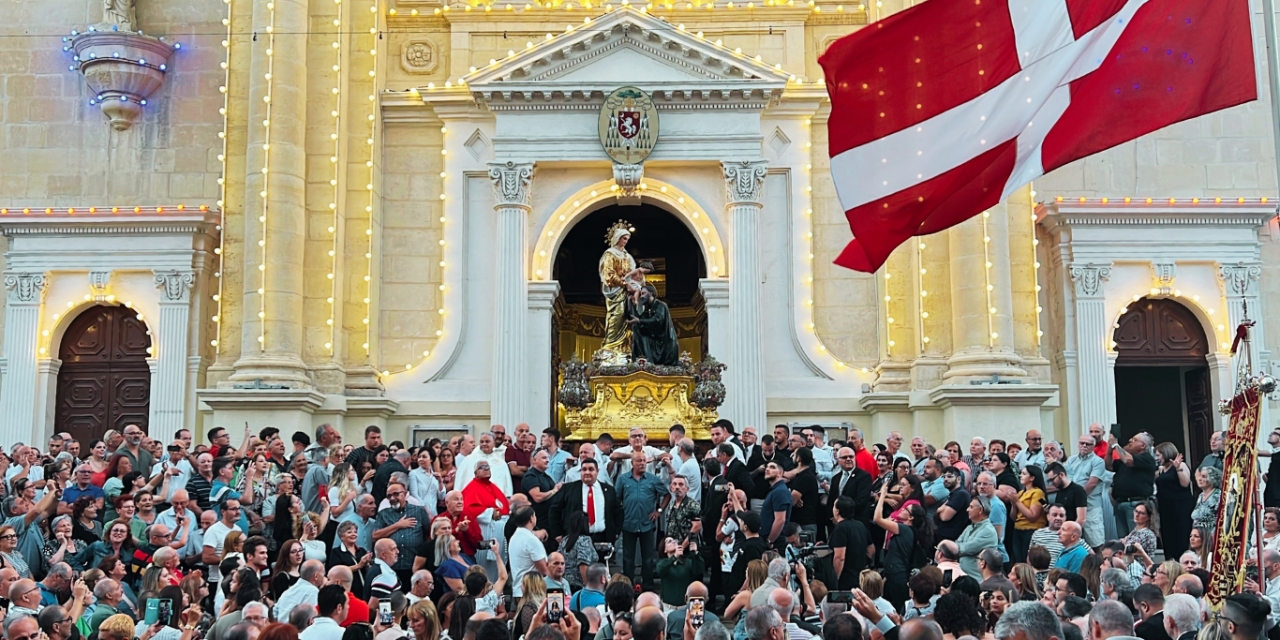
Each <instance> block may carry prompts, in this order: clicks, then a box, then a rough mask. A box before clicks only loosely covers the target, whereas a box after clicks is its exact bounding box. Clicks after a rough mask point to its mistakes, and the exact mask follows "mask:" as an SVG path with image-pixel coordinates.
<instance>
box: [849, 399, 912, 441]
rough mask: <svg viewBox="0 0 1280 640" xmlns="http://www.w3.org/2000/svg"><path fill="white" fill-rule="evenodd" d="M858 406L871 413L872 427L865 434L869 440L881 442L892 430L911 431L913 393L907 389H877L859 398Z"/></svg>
mask: <svg viewBox="0 0 1280 640" xmlns="http://www.w3.org/2000/svg"><path fill="white" fill-rule="evenodd" d="M858 406H859V407H861V408H862V410H863V411H866V412H867V413H869V414H871V429H870V432H869V433H865V434H863V435H864V436H865V437H866V439H867V441H868V442H880V441H882V440H883V439H884V438H885V437H886V436H888V435H889V432H891V431H910V430H911V424H912V421H913V420H914V418H913V417H912V415H911V394H910V393H909V392H906V391H888V392H884V391H877V392H876V393H869V394H867V395H864V396H862V397H861V398H859V399H858Z"/></svg>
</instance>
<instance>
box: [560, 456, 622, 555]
mask: <svg viewBox="0 0 1280 640" xmlns="http://www.w3.org/2000/svg"><path fill="white" fill-rule="evenodd" d="M579 465H580V466H581V471H582V479H581V480H579V481H577V482H570V483H568V484H566V485H564V486H562V487H560V492H559V493H558V494H557V495H556V497H555V498H554V499H552V501H551V516H550V520H551V522H550V523H548V525H549V528H550V530H551V535H552V536H554V537H555V538H556V539H557V540H559V539H560V538H561V537H563V536H564V534H565V531H564V523H565V519H566V518H567V517H568V514H570V513H573V512H575V511H581V512H582V513H585V514H586V515H587V527H588V530H589V531H590V533H591V539H592V540H593V541H595V542H609V543H613V542H614V541H616V540H617V539H618V532H619V531H621V530H622V504H621V503H620V502H618V494H617V493H615V492H614V490H613V487H611V486H609V485H607V484H605V483H603V482H599V481H598V478H599V474H600V467H599V465H598V464H596V461H595V459H594V458H587V459H585V460H582V461H581V462H580V463H579Z"/></svg>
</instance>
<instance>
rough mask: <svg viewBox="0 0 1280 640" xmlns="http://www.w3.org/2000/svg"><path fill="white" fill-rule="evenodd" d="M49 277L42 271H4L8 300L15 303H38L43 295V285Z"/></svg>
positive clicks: (44, 285) (47, 281)
mask: <svg viewBox="0 0 1280 640" xmlns="http://www.w3.org/2000/svg"><path fill="white" fill-rule="evenodd" d="M48 284H49V279H48V278H47V277H45V274H43V273H28V272H20V273H6V274H5V275H4V287H5V288H6V289H8V290H9V302H11V303H17V304H32V303H36V304H38V303H39V302H40V300H41V299H42V298H43V297H44V290H45V287H46V286H47V285H48Z"/></svg>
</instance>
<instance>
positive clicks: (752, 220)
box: [708, 160, 768, 429]
mask: <svg viewBox="0 0 1280 640" xmlns="http://www.w3.org/2000/svg"><path fill="white" fill-rule="evenodd" d="M767 164H768V163H767V162H766V161H764V160H755V161H751V160H743V161H738V162H724V163H722V166H723V169H724V179H725V195H726V198H725V211H726V213H727V214H728V218H729V224H730V234H729V235H730V237H731V238H732V244H731V245H730V250H729V260H730V265H729V310H730V312H731V315H730V319H729V321H730V325H731V326H732V327H733V329H732V332H731V334H730V335H731V337H730V340H731V342H730V344H729V349H728V353H727V354H725V355H726V356H727V357H726V358H725V359H724V360H723V362H724V363H725V364H726V365H728V368H727V369H725V372H724V379H725V386H726V387H727V389H726V391H727V393H726V397H725V406H724V407H723V409H722V411H721V413H722V415H723V416H724V417H726V418H728V419H730V420H732V421H734V422H735V423H737V426H738V428H739V429H741V428H742V427H747V426H754V427H756V428H764V427H765V426H766V424H765V395H764V394H765V391H764V347H763V344H762V336H761V334H760V280H761V273H762V268H761V265H760V210H761V209H762V208H764V204H763V195H764V179H765V176H766V175H767V174H768V169H767V168H766V166H767ZM708 319H709V318H708Z"/></svg>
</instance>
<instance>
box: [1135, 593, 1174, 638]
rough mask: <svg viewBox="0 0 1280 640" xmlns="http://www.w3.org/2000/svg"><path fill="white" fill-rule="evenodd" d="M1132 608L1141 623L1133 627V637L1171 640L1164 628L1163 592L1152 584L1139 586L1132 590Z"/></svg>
mask: <svg viewBox="0 0 1280 640" xmlns="http://www.w3.org/2000/svg"><path fill="white" fill-rule="evenodd" d="M1133 606H1134V607H1135V608H1136V609H1137V610H1138V616H1139V617H1140V618H1141V620H1142V622H1139V623H1138V624H1137V625H1135V626H1134V627H1133V635H1135V636H1138V637H1139V638H1142V640H1171V639H1170V638H1169V632H1168V631H1165V628H1164V592H1163V591H1161V590H1160V587H1157V586H1155V585H1154V584H1141V585H1138V588H1137V589H1134V590H1133Z"/></svg>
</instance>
